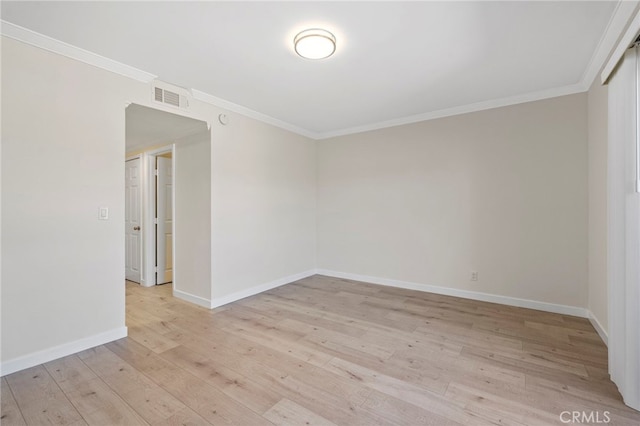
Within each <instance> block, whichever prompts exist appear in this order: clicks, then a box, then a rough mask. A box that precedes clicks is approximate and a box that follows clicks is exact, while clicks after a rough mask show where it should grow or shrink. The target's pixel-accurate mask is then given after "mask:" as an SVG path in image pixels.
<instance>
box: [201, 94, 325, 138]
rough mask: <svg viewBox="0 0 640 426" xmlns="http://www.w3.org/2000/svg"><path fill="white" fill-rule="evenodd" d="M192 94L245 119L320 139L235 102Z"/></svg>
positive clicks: (208, 95) (315, 134) (313, 134)
mask: <svg viewBox="0 0 640 426" xmlns="http://www.w3.org/2000/svg"><path fill="white" fill-rule="evenodd" d="M191 93H192V94H193V99H196V100H199V101H202V102H205V103H208V104H211V105H214V106H217V107H220V108H224V109H227V110H229V111H233V112H237V113H238V114H242V115H244V116H245V117H249V118H253V119H254V120H258V121H262V122H263V123H267V124H270V125H272V126H275V127H279V128H281V129H284V130H288V131H290V132H293V133H297V134H299V135H301V136H305V137H308V138H311V139H318V135H319V134H318V133H316V132H312V131H310V130H307V129H303V128H302V127H298V126H296V125H293V124H291V123H287V122H286V121H282V120H279V119H277V118H274V117H271V116H270V115H266V114H263V113H261V112H258V111H255V110H252V109H250V108H247V107H245V106H242V105H238V104H235V103H233V102H230V101H227V100H226V99H222V98H218V97H217V96H213V95H210V94H208V93H205V92H202V91H200V90H196V89H192V90H191Z"/></svg>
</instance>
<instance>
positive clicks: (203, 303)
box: [173, 288, 211, 309]
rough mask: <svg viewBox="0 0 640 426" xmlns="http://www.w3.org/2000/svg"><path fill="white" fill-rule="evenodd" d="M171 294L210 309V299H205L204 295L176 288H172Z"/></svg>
mask: <svg viewBox="0 0 640 426" xmlns="http://www.w3.org/2000/svg"><path fill="white" fill-rule="evenodd" d="M173 296H174V297H177V298H178V299H182V300H185V301H187V302H190V303H193V304H195V305H198V306H202V307H205V308H207V309H211V300H209V299H205V298H204V297H200V296H196V295H195V294H191V293H187V292H186V291H181V290H178V289H176V288H174V289H173Z"/></svg>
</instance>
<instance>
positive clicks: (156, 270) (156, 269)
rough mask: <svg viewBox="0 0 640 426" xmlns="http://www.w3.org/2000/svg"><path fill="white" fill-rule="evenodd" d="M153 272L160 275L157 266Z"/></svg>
mask: <svg viewBox="0 0 640 426" xmlns="http://www.w3.org/2000/svg"><path fill="white" fill-rule="evenodd" d="M153 272H155V273H156V274H157V273H158V267H157V266H156V267H154V268H153Z"/></svg>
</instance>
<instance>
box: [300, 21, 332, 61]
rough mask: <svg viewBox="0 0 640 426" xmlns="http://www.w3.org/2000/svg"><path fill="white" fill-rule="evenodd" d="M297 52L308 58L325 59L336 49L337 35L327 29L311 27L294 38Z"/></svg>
mask: <svg viewBox="0 0 640 426" xmlns="http://www.w3.org/2000/svg"><path fill="white" fill-rule="evenodd" d="M293 45H294V48H295V50H296V53H297V54H298V55H300V56H302V57H303V58H307V59H325V58H328V57H329V56H331V55H333V53H334V52H335V51H336V37H335V36H334V35H333V34H331V33H330V32H329V31H327V30H323V29H320V28H311V29H308V30H304V31H302V32H300V33H298V35H297V36H295V38H294V39H293Z"/></svg>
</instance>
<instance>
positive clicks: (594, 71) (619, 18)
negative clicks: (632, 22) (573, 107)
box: [581, 1, 638, 90]
mask: <svg viewBox="0 0 640 426" xmlns="http://www.w3.org/2000/svg"><path fill="white" fill-rule="evenodd" d="M637 4H638V2H637V1H618V4H616V8H615V10H614V11H613V14H612V15H611V19H609V23H608V24H607V28H606V29H605V31H604V33H603V34H602V38H600V41H599V42H598V46H597V47H596V50H595V51H594V52H593V56H592V57H591V60H590V61H589V65H588V66H587V68H586V69H585V70H584V74H583V75H582V80H581V81H582V83H583V84H584V86H585V90H589V88H590V87H591V84H593V81H594V80H595V79H596V77H597V75H598V71H600V70H601V69H602V66H603V65H604V64H605V62H606V60H607V58H608V57H609V54H610V53H611V52H612V51H613V49H614V47H615V43H616V41H618V37H620V34H622V32H623V31H624V28H625V27H626V25H627V23H628V22H629V19H630V17H631V15H632V13H633V10H634V9H635V7H636V5H637Z"/></svg>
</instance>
